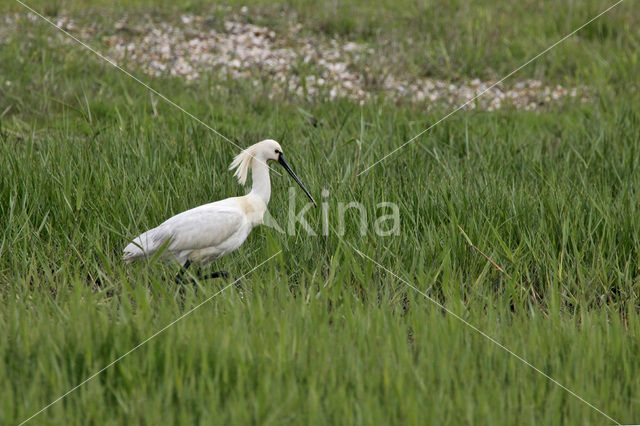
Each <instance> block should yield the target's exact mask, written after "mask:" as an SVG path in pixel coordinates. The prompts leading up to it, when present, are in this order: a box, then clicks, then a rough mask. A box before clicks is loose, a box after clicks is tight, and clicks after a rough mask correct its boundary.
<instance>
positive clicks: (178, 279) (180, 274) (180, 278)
mask: <svg viewBox="0 0 640 426" xmlns="http://www.w3.org/2000/svg"><path fill="white" fill-rule="evenodd" d="M189 265H191V261H190V260H189V259H187V261H186V262H184V265H182V268H180V271H178V275H176V283H178V284H182V283H184V278H183V275H184V273H185V272H186V270H187V268H189Z"/></svg>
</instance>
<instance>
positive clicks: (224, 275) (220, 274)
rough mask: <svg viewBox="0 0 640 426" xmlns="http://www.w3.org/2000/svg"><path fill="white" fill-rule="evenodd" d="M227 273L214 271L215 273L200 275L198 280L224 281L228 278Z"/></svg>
mask: <svg viewBox="0 0 640 426" xmlns="http://www.w3.org/2000/svg"><path fill="white" fill-rule="evenodd" d="M229 276H230V275H229V273H228V272H227V271H224V270H223V271H216V272H211V273H209V274H205V275H200V277H199V278H200V279H202V280H212V279H214V278H224V279H228V278H229Z"/></svg>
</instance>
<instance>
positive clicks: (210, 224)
mask: <svg viewBox="0 0 640 426" xmlns="http://www.w3.org/2000/svg"><path fill="white" fill-rule="evenodd" d="M281 150H282V149H281V148H280V145H279V144H278V143H277V142H276V141H273V140H269V139H268V140H265V141H262V142H259V143H257V144H255V145H253V146H251V147H249V148H247V149H246V150H244V151H243V152H242V153H240V154H239V155H238V156H236V158H235V159H234V162H233V163H232V164H231V167H232V168H236V169H237V171H236V177H237V178H238V181H239V182H240V183H241V184H244V183H245V182H246V178H247V174H248V170H249V169H251V171H252V179H253V187H252V190H251V192H250V193H248V194H247V195H244V196H242V197H232V198H227V199H224V200H220V201H216V202H214V203H209V204H205V205H202V206H199V207H196V208H193V209H191V210H187V211H185V212H182V213H179V214H177V215H175V216H173V217H171V218H170V219H168V220H166V221H165V222H164V223H162V224H161V225H159V226H157V227H155V228H153V229H150V230H148V231H146V232H144V233H143V234H141V235H139V236H138V237H136V238H135V239H134V240H133V242H132V243H131V244H129V245H128V246H127V247H125V249H124V254H123V258H124V260H126V261H128V262H132V261H135V260H137V259H141V258H144V257H149V256H153V255H154V254H156V253H157V252H158V250H161V249H162V250H163V251H162V252H161V253H162V255H161V257H162V258H163V259H168V260H175V261H177V262H178V263H180V264H185V263H186V261H187V260H189V261H192V262H194V261H195V262H201V263H207V262H210V261H213V260H215V259H217V258H219V257H221V256H224V255H225V254H227V253H229V252H232V251H234V250H236V249H237V248H238V247H240V245H242V243H243V242H244V241H245V240H246V238H247V236H248V235H249V233H250V232H251V229H252V228H253V227H255V226H257V225H259V224H261V223H262V220H263V217H264V213H265V212H266V210H267V204H268V203H269V198H270V196H271V184H270V180H269V168H268V166H267V164H266V162H267V161H269V160H277V158H278V152H281Z"/></svg>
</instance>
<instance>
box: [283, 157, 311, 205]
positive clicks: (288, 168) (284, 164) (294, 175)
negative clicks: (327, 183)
mask: <svg viewBox="0 0 640 426" xmlns="http://www.w3.org/2000/svg"><path fill="white" fill-rule="evenodd" d="M278 163H280V164H281V165H282V167H284V169H285V170H286V171H287V172H289V174H290V175H291V177H292V178H293V179H294V180H295V181H296V182H297V183H298V185H300V188H302V190H303V191H304V193H305V194H307V197H309V199H310V200H311V202H312V203H313V205H314V206H315V207H318V205H317V204H316V200H314V199H313V197H312V196H311V194H310V193H309V191H307V188H305V187H304V185H303V184H302V182H301V181H300V179H299V178H298V176H296V174H295V173H293V170H291V167H289V164H288V163H287V162H286V161H285V159H284V155H282V153H280V155H279V156H278Z"/></svg>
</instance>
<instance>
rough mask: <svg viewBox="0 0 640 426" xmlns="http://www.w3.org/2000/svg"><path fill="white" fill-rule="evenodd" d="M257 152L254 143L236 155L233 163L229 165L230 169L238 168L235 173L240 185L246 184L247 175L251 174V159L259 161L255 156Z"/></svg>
mask: <svg viewBox="0 0 640 426" xmlns="http://www.w3.org/2000/svg"><path fill="white" fill-rule="evenodd" d="M255 154H256V148H255V145H252V146H250V147H249V148H247V149H245V150H244V151H242V152H241V153H240V154H238V155H236V156H235V158H234V159H233V161H232V162H231V165H230V166H229V170H233V169H236V171H235V173H234V174H233V175H234V176H235V177H236V178H238V182H240V185H244V184H246V183H247V176H248V175H249V168H250V167H251V161H258V160H255V158H254V157H255Z"/></svg>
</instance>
